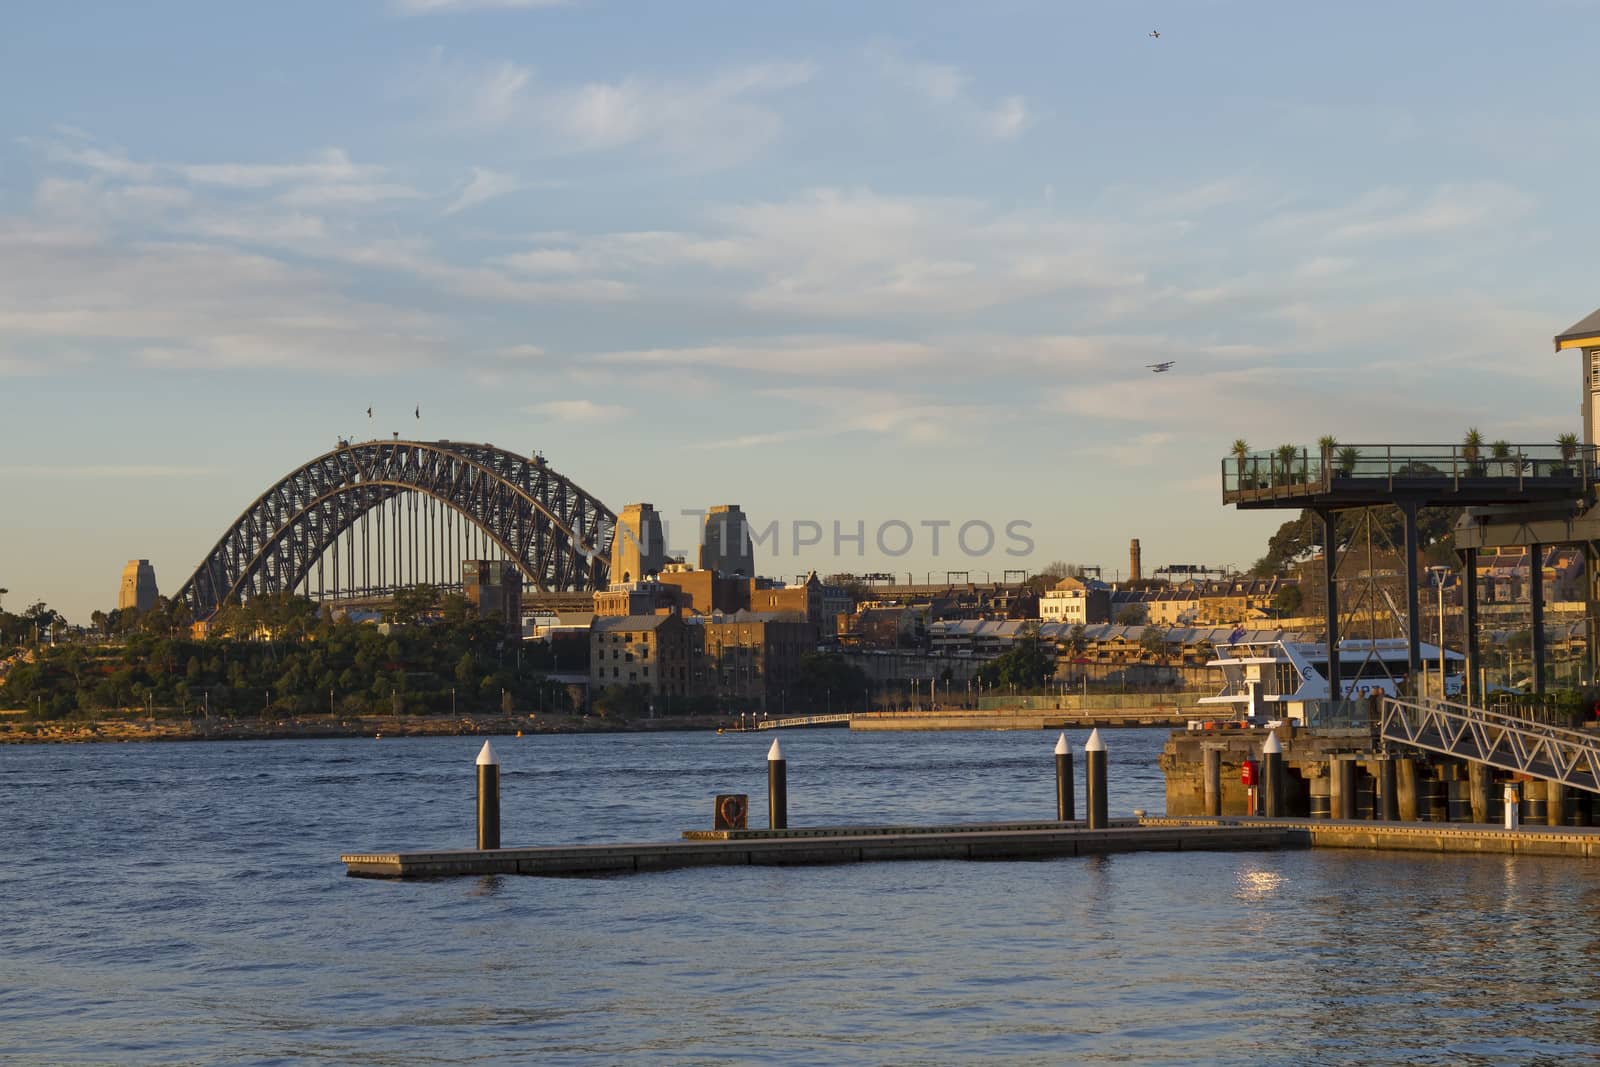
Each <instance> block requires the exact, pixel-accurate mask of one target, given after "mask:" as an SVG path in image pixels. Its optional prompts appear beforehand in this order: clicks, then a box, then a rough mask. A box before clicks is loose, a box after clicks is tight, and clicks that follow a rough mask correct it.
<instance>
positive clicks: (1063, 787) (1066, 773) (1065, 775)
mask: <svg viewBox="0 0 1600 1067" xmlns="http://www.w3.org/2000/svg"><path fill="white" fill-rule="evenodd" d="M1077 810H1078V803H1077V798H1076V797H1074V796H1073V795H1072V746H1071V745H1069V744H1067V735H1066V733H1065V732H1063V733H1062V735H1061V736H1060V737H1059V738H1057V739H1056V819H1057V820H1059V821H1061V822H1071V821H1072V820H1074V819H1076V818H1077V817H1078V815H1077Z"/></svg>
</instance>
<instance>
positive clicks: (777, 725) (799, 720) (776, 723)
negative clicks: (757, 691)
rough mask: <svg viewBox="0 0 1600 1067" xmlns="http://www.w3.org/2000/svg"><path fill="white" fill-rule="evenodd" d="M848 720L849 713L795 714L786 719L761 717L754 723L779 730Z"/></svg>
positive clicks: (761, 728)
mask: <svg viewBox="0 0 1600 1067" xmlns="http://www.w3.org/2000/svg"><path fill="white" fill-rule="evenodd" d="M849 721H850V716H849V714H840V715H797V716H792V717H790V718H787V719H761V720H759V721H758V722H757V723H756V729H757V730H781V729H783V728H784V727H786V726H832V725H833V724H834V723H840V722H844V723H847V722H849Z"/></svg>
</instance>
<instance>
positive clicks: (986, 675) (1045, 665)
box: [977, 627, 1056, 689]
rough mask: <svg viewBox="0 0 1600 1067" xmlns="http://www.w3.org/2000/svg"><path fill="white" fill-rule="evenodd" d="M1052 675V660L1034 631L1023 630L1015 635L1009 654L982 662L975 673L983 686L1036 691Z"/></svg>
mask: <svg viewBox="0 0 1600 1067" xmlns="http://www.w3.org/2000/svg"><path fill="white" fill-rule="evenodd" d="M1055 672H1056V661H1055V657H1054V656H1053V655H1051V654H1050V652H1049V651H1047V649H1046V647H1045V645H1044V643H1043V642H1042V641H1041V640H1040V639H1039V630H1038V628H1037V627H1027V628H1025V629H1023V631H1022V632H1021V633H1020V634H1019V635H1018V636H1017V639H1016V641H1015V642H1014V643H1013V644H1012V646H1011V649H1010V651H1008V652H1004V653H1002V654H1001V655H999V656H997V657H995V658H994V659H992V660H990V661H989V662H988V663H985V664H984V665H983V666H982V667H980V668H978V672H977V674H978V679H979V680H980V681H982V682H983V684H984V685H986V686H997V685H998V686H1016V687H1017V688H1018V689H1037V688H1039V687H1040V686H1042V685H1044V683H1045V679H1047V678H1049V677H1051V676H1053V675H1054V674H1055Z"/></svg>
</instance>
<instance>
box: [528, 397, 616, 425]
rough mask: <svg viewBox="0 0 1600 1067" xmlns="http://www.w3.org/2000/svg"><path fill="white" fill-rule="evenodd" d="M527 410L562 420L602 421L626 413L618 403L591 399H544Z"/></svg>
mask: <svg viewBox="0 0 1600 1067" xmlns="http://www.w3.org/2000/svg"><path fill="white" fill-rule="evenodd" d="M528 411H529V413H530V414H534V415H543V416H545V417H546V418H551V419H558V420H560V421H562V422H604V421H608V420H611V419H618V418H621V417H622V416H624V415H626V414H627V413H628V409H627V408H625V407H623V406H621V405H620V404H597V403H595V402H594V401H593V400H546V401H545V402H543V403H541V404H534V405H532V406H531V407H529V408H528Z"/></svg>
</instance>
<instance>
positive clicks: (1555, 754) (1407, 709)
mask: <svg viewBox="0 0 1600 1067" xmlns="http://www.w3.org/2000/svg"><path fill="white" fill-rule="evenodd" d="M1380 715H1381V727H1380V732H1381V734H1382V736H1383V738H1384V740H1386V741H1396V742H1399V743H1401V744H1406V745H1410V746H1412V747H1413V748H1420V749H1424V750H1426V751H1428V752H1439V753H1442V754H1444V755H1447V756H1455V757H1457V758H1459V759H1465V760H1473V761H1475V762H1478V763H1486V764H1488V765H1489V766H1491V767H1498V768H1500V769H1501V770H1506V771H1514V772H1516V773H1519V774H1527V775H1531V776H1533V777H1535V778H1544V779H1547V780H1549V781H1552V782H1560V783H1561V784H1562V785H1567V786H1572V787H1574V788H1576V789H1586V790H1588V791H1590V792H1592V793H1600V734H1595V733H1590V732H1586V731H1583V730H1572V729H1567V728H1565V727H1561V726H1552V725H1549V724H1547V723H1540V722H1533V721H1531V720H1529V719H1525V718H1521V717H1518V716H1515V715H1503V714H1501V713H1499V712H1493V711H1486V710H1484V709H1483V708H1476V707H1473V706H1471V705H1469V704H1456V703H1452V702H1450V701H1445V700H1399V699H1394V698H1386V699H1385V700H1384V701H1383V710H1382V711H1381V713H1380Z"/></svg>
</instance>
